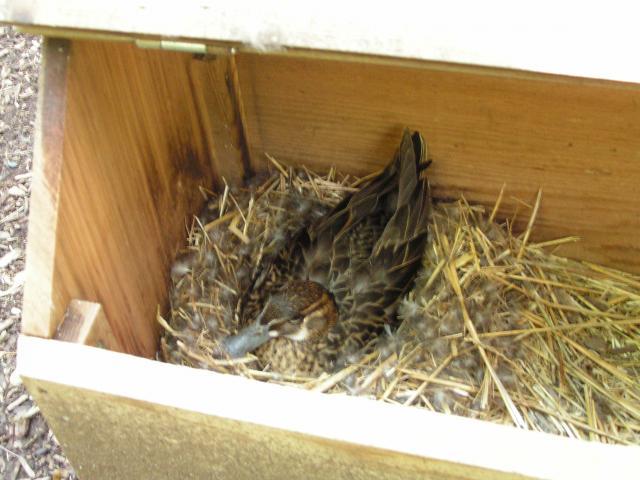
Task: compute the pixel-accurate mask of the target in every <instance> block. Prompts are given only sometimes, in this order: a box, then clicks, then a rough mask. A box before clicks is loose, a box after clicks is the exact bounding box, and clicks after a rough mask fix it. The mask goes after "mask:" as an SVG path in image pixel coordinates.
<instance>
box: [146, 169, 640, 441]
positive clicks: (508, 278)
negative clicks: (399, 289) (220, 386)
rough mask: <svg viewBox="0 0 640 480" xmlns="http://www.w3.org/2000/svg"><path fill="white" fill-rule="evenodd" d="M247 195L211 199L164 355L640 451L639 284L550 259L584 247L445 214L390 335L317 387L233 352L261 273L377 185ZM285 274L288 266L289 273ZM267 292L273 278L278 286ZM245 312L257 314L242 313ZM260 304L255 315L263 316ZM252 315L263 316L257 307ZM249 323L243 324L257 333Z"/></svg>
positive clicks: (294, 183)
mask: <svg viewBox="0 0 640 480" xmlns="http://www.w3.org/2000/svg"><path fill="white" fill-rule="evenodd" d="M271 161H272V163H273V165H274V166H275V167H276V172H275V174H273V175H271V176H267V177H261V178H254V179H253V181H252V183H251V184H249V185H247V186H246V187H244V188H229V187H228V186H227V187H226V188H225V189H224V192H223V193H222V194H220V195H218V194H215V193H213V192H209V191H204V190H203V194H205V196H206V198H207V203H206V207H205V209H204V211H203V212H202V213H201V214H200V215H199V216H197V217H194V219H193V221H192V222H191V224H190V225H189V226H188V238H187V247H186V248H185V249H184V251H183V252H182V254H181V256H180V257H179V258H178V259H177V260H176V263H175V264H174V266H173V269H172V272H171V276H172V285H171V294H170V301H171V309H170V312H169V314H168V317H167V319H168V320H165V318H164V317H162V316H161V315H160V313H159V314H158V321H159V322H160V324H161V325H162V327H163V328H164V330H165V334H164V335H163V337H162V339H161V352H160V353H161V357H162V359H163V360H165V361H168V362H172V363H177V364H182V365H188V366H192V367H197V368H206V369H209V370H215V371H218V372H224V373H234V374H239V375H243V376H246V377H249V378H253V379H258V380H263V381H270V382H275V383H280V384H286V385H296V386H298V387H302V388H306V389H309V390H314V391H318V392H330V393H346V394H357V395H363V396H368V397H371V398H375V399H378V400H381V401H385V402H389V403H397V404H402V405H407V406H409V405H412V406H415V407H421V408H427V409H429V410H434V411H439V412H445V413H451V414H457V415H463V416H468V417H473V418H480V419H484V420H489V421H493V422H497V423H503V424H511V425H516V426H518V427H521V428H524V429H530V430H539V431H544V432H549V433H555V434H559V435H564V436H568V437H574V438H582V439H590V440H596V441H600V442H604V443H620V444H637V443H639V441H640V382H639V380H640V377H639V374H640V331H639V329H638V326H639V325H640V279H639V278H638V277H634V276H632V275H629V274H626V273H622V272H619V271H615V270H612V269H609V268H605V267H601V266H598V265H594V264H591V263H587V262H578V261H574V260H569V259H566V258H563V257H559V256H556V255H554V254H553V253H551V250H553V248H554V247H555V246H558V245H560V244H563V243H567V242H573V241H576V240H577V239H576V238H575V237H569V238H563V239H557V240H552V241H547V242H543V243H531V242H529V237H530V233H531V229H532V227H533V224H534V220H535V216H536V212H537V211H538V207H539V205H540V201H541V193H540V192H539V193H538V196H537V198H536V201H535V204H534V205H531V206H528V208H529V210H530V218H529V222H528V225H527V228H526V230H525V231H524V232H522V233H521V234H519V235H516V234H515V233H514V232H512V229H511V225H512V224H513V222H512V221H506V222H504V223H499V222H497V221H496V219H495V217H496V212H497V211H498V208H499V205H500V203H501V200H502V198H503V193H504V188H503V190H502V191H501V192H500V194H499V196H498V200H497V202H496V205H495V207H494V208H493V210H492V211H491V212H485V210H484V208H483V207H479V206H471V205H469V204H468V203H467V202H466V201H465V199H464V198H461V199H460V200H458V201H455V202H441V203H438V204H436V205H435V206H434V209H433V215H432V218H431V224H430V240H429V243H428V247H427V251H426V252H425V255H424V259H423V268H422V270H421V272H420V274H419V276H418V278H417V279H416V283H415V288H414V289H413V290H412V291H411V292H410V293H409V294H408V295H406V296H405V298H404V299H403V300H402V301H401V304H400V306H399V310H398V314H399V317H400V320H401V324H400V327H399V328H398V329H397V330H396V331H390V330H389V331H387V332H386V333H385V334H384V335H382V336H381V337H380V338H378V339H377V340H376V341H375V342H372V343H371V344H370V345H369V346H368V347H367V348H365V349H364V350H363V351H362V352H361V353H360V354H359V355H358V356H356V357H354V358H352V359H351V363H350V364H349V365H347V366H346V367H345V368H343V369H342V370H340V371H337V372H335V373H333V374H323V375H321V376H320V377H318V378H308V377H301V376H295V375H282V374H278V373H276V372H271V371H270V370H269V366H268V365H260V363H259V361H258V359H257V358H256V357H254V356H252V355H247V356H245V357H243V358H240V359H228V358H221V357H220V353H219V352H220V349H219V344H218V342H219V340H220V339H222V338H224V337H225V336H226V335H229V334H233V333H236V332H237V331H238V329H239V328H241V327H242V326H243V325H244V323H246V322H247V318H252V315H254V314H255V305H259V303H260V301H261V299H260V298H259V292H258V291H254V292H253V293H252V295H251V298H249V299H248V300H247V299H246V298H244V300H243V295H245V292H246V291H247V289H248V286H249V285H251V283H252V282H255V281H256V278H257V276H259V275H260V273H259V272H260V269H259V267H258V265H260V264H263V263H264V262H265V261H267V262H268V261H272V260H273V259H274V258H275V257H276V256H277V255H281V254H282V251H283V250H284V251H286V248H284V249H283V247H285V245H286V242H287V240H289V239H290V238H291V234H292V232H295V231H297V230H298V229H299V228H301V227H302V226H303V222H304V223H306V222H308V221H311V220H312V219H314V218H317V217H319V216H321V215H322V214H324V213H325V212H326V211H328V210H329V209H330V208H331V207H332V206H334V205H335V204H336V203H338V202H339V201H340V200H341V199H342V198H343V196H344V195H345V194H346V193H348V192H351V191H353V190H354V189H357V188H358V187H359V185H361V184H362V183H363V182H364V181H366V180H368V177H365V178H361V179H358V178H355V177H353V176H349V175H344V174H341V173H339V172H337V171H335V170H333V169H332V170H331V171H330V172H329V173H328V174H326V175H318V174H315V173H313V172H310V171H309V170H307V169H304V168H303V169H293V168H284V167H283V166H282V165H280V164H279V163H278V162H277V161H276V160H275V159H271ZM276 263H277V262H276ZM266 281H268V279H267V280H266ZM243 304H244V305H245V308H244V310H243V307H242V305H243ZM252 306H253V307H252ZM252 309H253V310H252ZM243 322H244V323H243Z"/></svg>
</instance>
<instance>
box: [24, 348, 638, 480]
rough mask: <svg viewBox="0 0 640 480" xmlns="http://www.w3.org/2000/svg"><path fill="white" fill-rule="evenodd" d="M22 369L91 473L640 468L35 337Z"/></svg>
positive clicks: (469, 422)
mask: <svg viewBox="0 0 640 480" xmlns="http://www.w3.org/2000/svg"><path fill="white" fill-rule="evenodd" d="M42 358H47V359H48V360H47V361H46V362H43V361H42ZM18 370H19V373H20V374H21V376H22V378H23V379H24V381H25V383H26V385H27V387H28V388H29V391H30V393H31V394H32V395H33V396H34V397H35V399H36V401H37V402H38V405H39V406H40V408H41V409H42V411H43V412H44V414H45V416H46V418H47V421H48V422H49V423H50V424H51V425H52V427H53V430H54V432H55V433H56V437H57V438H58V439H59V440H60V441H61V442H62V445H63V448H64V451H65V453H66V454H67V455H68V456H69V458H70V459H71V462H72V463H73V465H74V467H75V468H76V471H77V472H78V474H79V475H80V477H81V478H140V479H143V478H187V477H189V478H211V477H213V478H238V479H243V478H247V479H249V478H265V479H269V478H336V479H340V478H363V479H364V478H380V479H396V478H398V479H399V478H412V479H413V478H450V479H462V478H478V479H489V478H523V477H537V478H548V479H552V478H581V479H590V478H604V477H605V476H607V475H608V474H610V472H613V471H615V472H616V478H635V475H636V474H637V471H638V469H639V468H640V448H638V447H623V446H614V445H605V444H599V443H595V442H593V443H591V442H585V441H579V440H574V439H569V438H563V437H557V436H554V435H548V434H542V433H539V432H527V431H524V430H518V429H516V428H513V427H507V426H503V425H496V424H491V423H487V422H482V421H478V420H473V419H469V418H463V417H458V416H451V415H444V414H439V413H434V412H429V411H425V410H422V409H414V408H407V407H401V406H396V405H387V404H383V403H379V402H375V401H372V400H368V399H365V398H358V397H348V396H344V395H326V394H318V393H314V392H308V391H305V390H303V389H296V388H292V387H283V386H279V385H275V384H267V383H261V382H256V381H252V380H248V379H245V378H241V377H236V376H232V375H222V374H218V373H214V372H208V371H205V370H199V369H191V368H187V367H181V366H176V365H169V364H163V363H159V362H154V361H150V360H146V359H142V358H137V357H132V356H129V355H123V354H118V353H113V352H109V351H106V350H102V349H95V348H91V347H86V346H83V345H78V344H70V343H64V342H58V341H55V340H45V339H39V338H35V337H28V336H24V335H23V336H21V337H20V339H19V345H18ZM96 372H100V375H96ZM115 439H117V441H115ZM540 459H544V461H541V460H540Z"/></svg>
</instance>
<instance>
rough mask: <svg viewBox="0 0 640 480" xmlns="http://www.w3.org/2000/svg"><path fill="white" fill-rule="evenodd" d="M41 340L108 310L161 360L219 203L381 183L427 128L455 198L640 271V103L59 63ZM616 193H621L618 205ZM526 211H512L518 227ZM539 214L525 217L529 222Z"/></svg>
mask: <svg viewBox="0 0 640 480" xmlns="http://www.w3.org/2000/svg"><path fill="white" fill-rule="evenodd" d="M44 58H45V66H44V70H43V75H42V84H41V88H42V92H41V108H40V109H39V119H38V134H37V139H36V143H37V147H36V148H37V153H36V161H35V172H34V195H33V199H32V215H31V219H30V229H31V231H32V233H31V235H30V239H29V246H28V252H27V257H28V259H29V260H28V264H27V287H26V291H25V297H26V299H25V312H24V321H23V329H24V332H25V333H26V334H29V335H36V336H43V337H51V336H52V335H53V333H54V332H55V329H56V327H57V326H58V324H59V323H60V321H61V320H62V317H63V315H64V311H65V309H66V307H67V305H68V304H69V301H70V300H71V299H74V298H79V299H83V300H91V301H95V302H99V303H101V304H102V305H103V307H104V310H105V314H106V316H107V318H108V321H109V323H110V325H111V327H112V329H113V331H114V333H115V334H116V336H117V337H118V340H119V341H120V342H121V343H122V344H123V345H125V347H126V349H127V351H129V352H131V353H135V354H139V355H144V356H152V355H153V354H154V352H155V349H156V346H157V343H156V342H157V332H158V327H157V325H156V322H155V313H156V309H157V307H158V305H161V306H162V305H164V304H165V303H166V295H167V284H168V273H169V265H170V262H171V260H172V259H173V256H174V255H175V253H176V251H177V249H178V247H179V246H180V245H181V244H182V242H183V238H184V235H185V219H187V218H188V217H189V215H190V214H192V213H194V212H196V211H197V210H198V208H199V206H200V203H201V202H202V199H203V197H202V195H201V193H200V191H199V187H200V186H205V187H209V186H211V185H215V184H218V185H219V184H220V182H221V178H222V177H225V178H226V179H227V180H229V181H230V182H239V181H241V179H242V178H243V177H244V176H246V175H248V174H250V173H252V172H255V171H258V170H261V169H264V168H266V165H267V163H266V162H265V158H264V153H265V152H269V153H270V154H272V155H273V156H275V157H276V158H278V159H279V160H281V161H283V162H285V163H295V164H300V163H304V164H305V165H307V166H308V167H310V168H312V169H318V170H326V169H328V168H329V167H330V166H332V165H334V166H336V167H337V168H339V169H341V170H342V171H345V172H351V173H359V174H363V173H370V172H372V171H374V170H376V169H377V168H379V167H380V166H381V165H383V164H385V163H386V161H387V160H388V158H389V157H390V156H391V154H392V153H393V148H394V146H395V145H396V143H397V139H398V137H399V134H400V132H401V129H402V127H403V126H405V125H406V126H409V127H411V128H413V129H418V130H420V131H421V132H422V133H423V134H424V136H425V138H426V139H427V142H428V145H429V155H430V157H431V158H433V159H434V160H435V161H434V166H433V168H432V177H431V178H432V182H433V186H434V190H435V195H436V196H437V197H454V196H457V195H459V194H460V193H464V195H465V196H466V197H467V199H468V200H469V201H470V202H477V203H482V204H485V205H492V204H493V202H494V201H495V198H496V196H497V194H498V192H499V191H500V188H501V186H502V185H503V183H506V184H507V190H506V192H507V193H506V195H507V199H510V198H511V197H512V196H513V197H517V198H520V199H521V200H523V201H525V202H526V201H533V199H534V197H535V193H536V192H537V190H538V188H542V189H543V202H542V208H541V210H540V212H539V215H538V220H537V225H536V235H537V238H555V237H558V236H564V235H569V234H570V235H579V236H581V237H582V241H581V242H580V243H578V244H574V245H571V246H566V247H563V250H562V251H561V253H564V254H567V255H570V256H574V257H578V258H584V259H587V260H593V261H597V262H600V263H603V264H605V265H610V266H613V267H619V268H623V269H625V270H629V271H633V272H638V271H640V245H639V244H638V238H640V216H639V215H638V213H637V206H638V205H639V204H640V190H638V189H637V188H635V187H636V186H637V184H638V183H639V182H640V123H638V122H637V118H638V114H639V110H640V87H638V86H637V85H630V84H621V83H614V82H605V81H592V80H581V79H574V78H564V77H555V76H549V75H539V74H530V73H524V72H509V71H501V70H496V69H485V68H479V67H464V66H456V65H447V64H438V63H429V62H413V61H405V60H403V61H400V60H391V59H386V60H385V59H378V58H372V57H356V56H344V55H343V56H336V55H330V54H321V53H313V52H288V53H287V52H279V53H269V54H266V53H256V52H240V53H237V54H229V53H228V52H226V51H225V50H222V49H221V50H220V53H219V54H211V55H205V56H194V55H192V54H189V53H178V52H169V51H160V50H145V49H140V48H138V47H136V46H134V45H132V44H126V43H108V42H94V41H73V42H72V43H69V42H66V41H59V40H51V39H49V40H48V41H47V42H46V46H45V54H44ZM614 192H615V193H614ZM517 208H518V203H517V202H515V201H505V202H504V209H503V210H502V211H501V215H502V216H503V217H505V216H507V215H512V214H513V213H514V212H515V210H516V209H517ZM527 217H528V215H524V214H523V215H521V216H520V218H522V219H523V220H524V219H526V218H527Z"/></svg>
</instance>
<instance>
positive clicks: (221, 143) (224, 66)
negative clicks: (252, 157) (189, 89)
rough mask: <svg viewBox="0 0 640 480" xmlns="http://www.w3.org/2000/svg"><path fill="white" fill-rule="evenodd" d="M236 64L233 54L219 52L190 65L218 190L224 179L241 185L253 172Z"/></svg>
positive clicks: (202, 57)
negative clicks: (250, 172)
mask: <svg viewBox="0 0 640 480" xmlns="http://www.w3.org/2000/svg"><path fill="white" fill-rule="evenodd" d="M234 63H235V62H234V61H233V53H232V52H231V51H230V50H228V49H218V50H217V51H216V53H214V54H209V55H199V56H196V57H195V58H194V59H193V60H192V61H191V65H190V67H191V71H190V74H191V78H192V82H193V85H194V93H195V95H196V101H197V105H198V110H199V112H200V116H201V121H202V125H203V132H204V134H205V136H206V138H207V141H208V144H209V146H210V150H211V159H212V162H213V172H214V175H215V180H216V185H217V186H218V187H221V186H222V179H223V178H224V179H225V180H226V181H227V182H228V183H229V184H239V183H240V182H242V179H243V176H244V175H245V173H246V171H247V170H248V169H250V161H249V158H248V151H247V149H246V148H245V145H246V144H245V140H244V126H243V122H242V115H241V102H240V93H239V92H238V90H237V82H236V81H235V80H234V78H235V70H234V68H233V65H234Z"/></svg>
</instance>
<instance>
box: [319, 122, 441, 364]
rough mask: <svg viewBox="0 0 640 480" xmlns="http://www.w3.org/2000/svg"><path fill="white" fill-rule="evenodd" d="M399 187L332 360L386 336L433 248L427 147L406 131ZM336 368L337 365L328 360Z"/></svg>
mask: <svg viewBox="0 0 640 480" xmlns="http://www.w3.org/2000/svg"><path fill="white" fill-rule="evenodd" d="M394 163H397V164H398V167H397V169H396V171H397V175H398V181H397V182H396V183H395V191H394V192H393V194H391V195H389V196H388V198H387V201H388V202H390V203H391V206H392V208H393V213H392V214H391V215H390V217H389V218H388V221H387V222H386V224H385V226H384V229H383V230H382V233H381V234H380V236H379V238H378V239H377V241H376V242H375V245H374V246H373V249H372V251H371V256H370V258H369V261H368V262H365V263H363V264H361V265H360V266H359V267H358V268H357V269H355V270H354V271H353V273H352V278H351V279H350V283H351V285H350V295H352V299H351V301H350V302H349V303H350V311H349V312H348V313H346V314H345V315H344V321H341V322H339V324H338V325H336V327H335V328H334V329H333V330H332V331H331V332H330V335H329V337H328V340H327V348H326V349H325V351H326V355H327V356H328V357H330V356H331V355H333V356H334V358H335V360H334V363H337V364H338V365H340V364H342V363H344V362H345V360H346V358H348V356H349V355H351V354H353V353H355V352H357V351H359V350H361V349H362V347H363V346H365V345H366V344H367V343H368V342H369V341H370V340H371V339H372V338H374V337H375V336H377V335H378V334H380V333H381V331H382V330H383V329H384V325H385V323H386V322H388V321H389V320H390V319H392V318H393V317H394V316H395V307H396V305H397V300H398V299H399V298H400V297H401V296H402V295H403V294H404V293H406V292H407V290H408V289H409V288H410V287H411V285H412V284H413V281H414V278H415V275H416V273H417V271H418V269H419V267H420V265H421V259H422V254H423V252H424V250H425V246H426V242H427V231H428V230H427V229H428V219H429V215H430V212H431V198H430V191H429V183H428V181H427V179H426V178H424V177H422V178H421V175H420V173H421V171H422V170H423V169H425V168H426V166H428V162H426V145H425V143H424V140H423V138H422V136H421V135H420V134H419V133H417V132H416V133H414V134H413V135H411V134H410V133H409V132H408V131H406V130H405V132H404V133H403V137H402V142H401V144H400V148H399V151H398V156H397V158H396V162H394ZM327 361H329V362H331V360H330V359H329V360H327Z"/></svg>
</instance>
